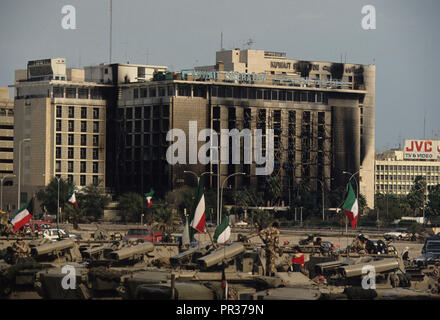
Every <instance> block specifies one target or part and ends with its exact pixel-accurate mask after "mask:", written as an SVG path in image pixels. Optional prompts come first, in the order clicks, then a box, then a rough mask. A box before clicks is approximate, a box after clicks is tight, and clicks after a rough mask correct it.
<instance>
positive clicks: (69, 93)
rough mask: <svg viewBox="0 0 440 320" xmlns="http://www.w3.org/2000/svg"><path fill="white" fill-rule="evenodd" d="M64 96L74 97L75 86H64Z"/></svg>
mask: <svg viewBox="0 0 440 320" xmlns="http://www.w3.org/2000/svg"><path fill="white" fill-rule="evenodd" d="M66 98H72V99H75V98H76V88H66Z"/></svg>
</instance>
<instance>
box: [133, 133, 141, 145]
mask: <svg viewBox="0 0 440 320" xmlns="http://www.w3.org/2000/svg"><path fill="white" fill-rule="evenodd" d="M134 145H135V146H140V145H141V135H140V134H136V135H135V136H134Z"/></svg>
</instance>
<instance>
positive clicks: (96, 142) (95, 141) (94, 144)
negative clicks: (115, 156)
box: [93, 135, 99, 147]
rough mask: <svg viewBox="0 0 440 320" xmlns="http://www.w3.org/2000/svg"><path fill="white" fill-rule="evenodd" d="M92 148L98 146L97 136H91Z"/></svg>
mask: <svg viewBox="0 0 440 320" xmlns="http://www.w3.org/2000/svg"><path fill="white" fill-rule="evenodd" d="M93 146H95V147H97V146H99V136H98V135H94V136H93Z"/></svg>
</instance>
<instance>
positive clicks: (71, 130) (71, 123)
mask: <svg viewBox="0 0 440 320" xmlns="http://www.w3.org/2000/svg"><path fill="white" fill-rule="evenodd" d="M68 129H69V132H73V131H75V130H74V125H73V120H69V122H68Z"/></svg>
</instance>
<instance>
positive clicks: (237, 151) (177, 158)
mask: <svg viewBox="0 0 440 320" xmlns="http://www.w3.org/2000/svg"><path fill="white" fill-rule="evenodd" d="M188 133H189V137H188V140H187V137H186V134H185V132H184V131H183V130H182V129H171V130H170V131H168V133H167V136H166V140H167V141H171V142H173V144H171V145H170V146H169V147H168V149H167V152H166V158H167V161H168V163H169V164H171V165H174V164H197V163H199V164H204V165H206V164H208V163H212V164H218V163H219V160H220V163H221V164H229V159H230V156H229V150H231V152H232V157H231V159H232V164H240V163H241V162H240V161H241V154H242V153H243V163H244V164H252V163H253V161H252V159H253V160H254V161H255V164H257V167H256V168H255V174H256V175H257V176H258V175H270V174H272V172H273V169H274V130H273V129H265V134H263V130H262V129H255V130H254V133H253V135H252V132H251V130H250V129H243V130H241V131H239V130H238V129H231V130H229V129H221V130H220V144H219V134H218V133H217V132H216V131H215V130H213V129H202V130H200V132H199V133H197V121H189V130H188ZM176 138H177V140H176V141H174V140H175V139H176ZM242 138H243V152H241V139H242ZM230 140H231V141H232V145H231V148H230V147H229V146H230V145H229V142H230ZM252 140H253V143H252ZM198 142H206V143H205V144H203V145H202V146H201V147H200V149H199V150H197V145H198ZM187 144H188V152H187ZM219 153H220V157H219ZM187 154H188V157H187ZM252 156H253V157H252ZM187 158H188V163H187ZM219 158H220V159H219ZM263 165H264V166H263Z"/></svg>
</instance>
